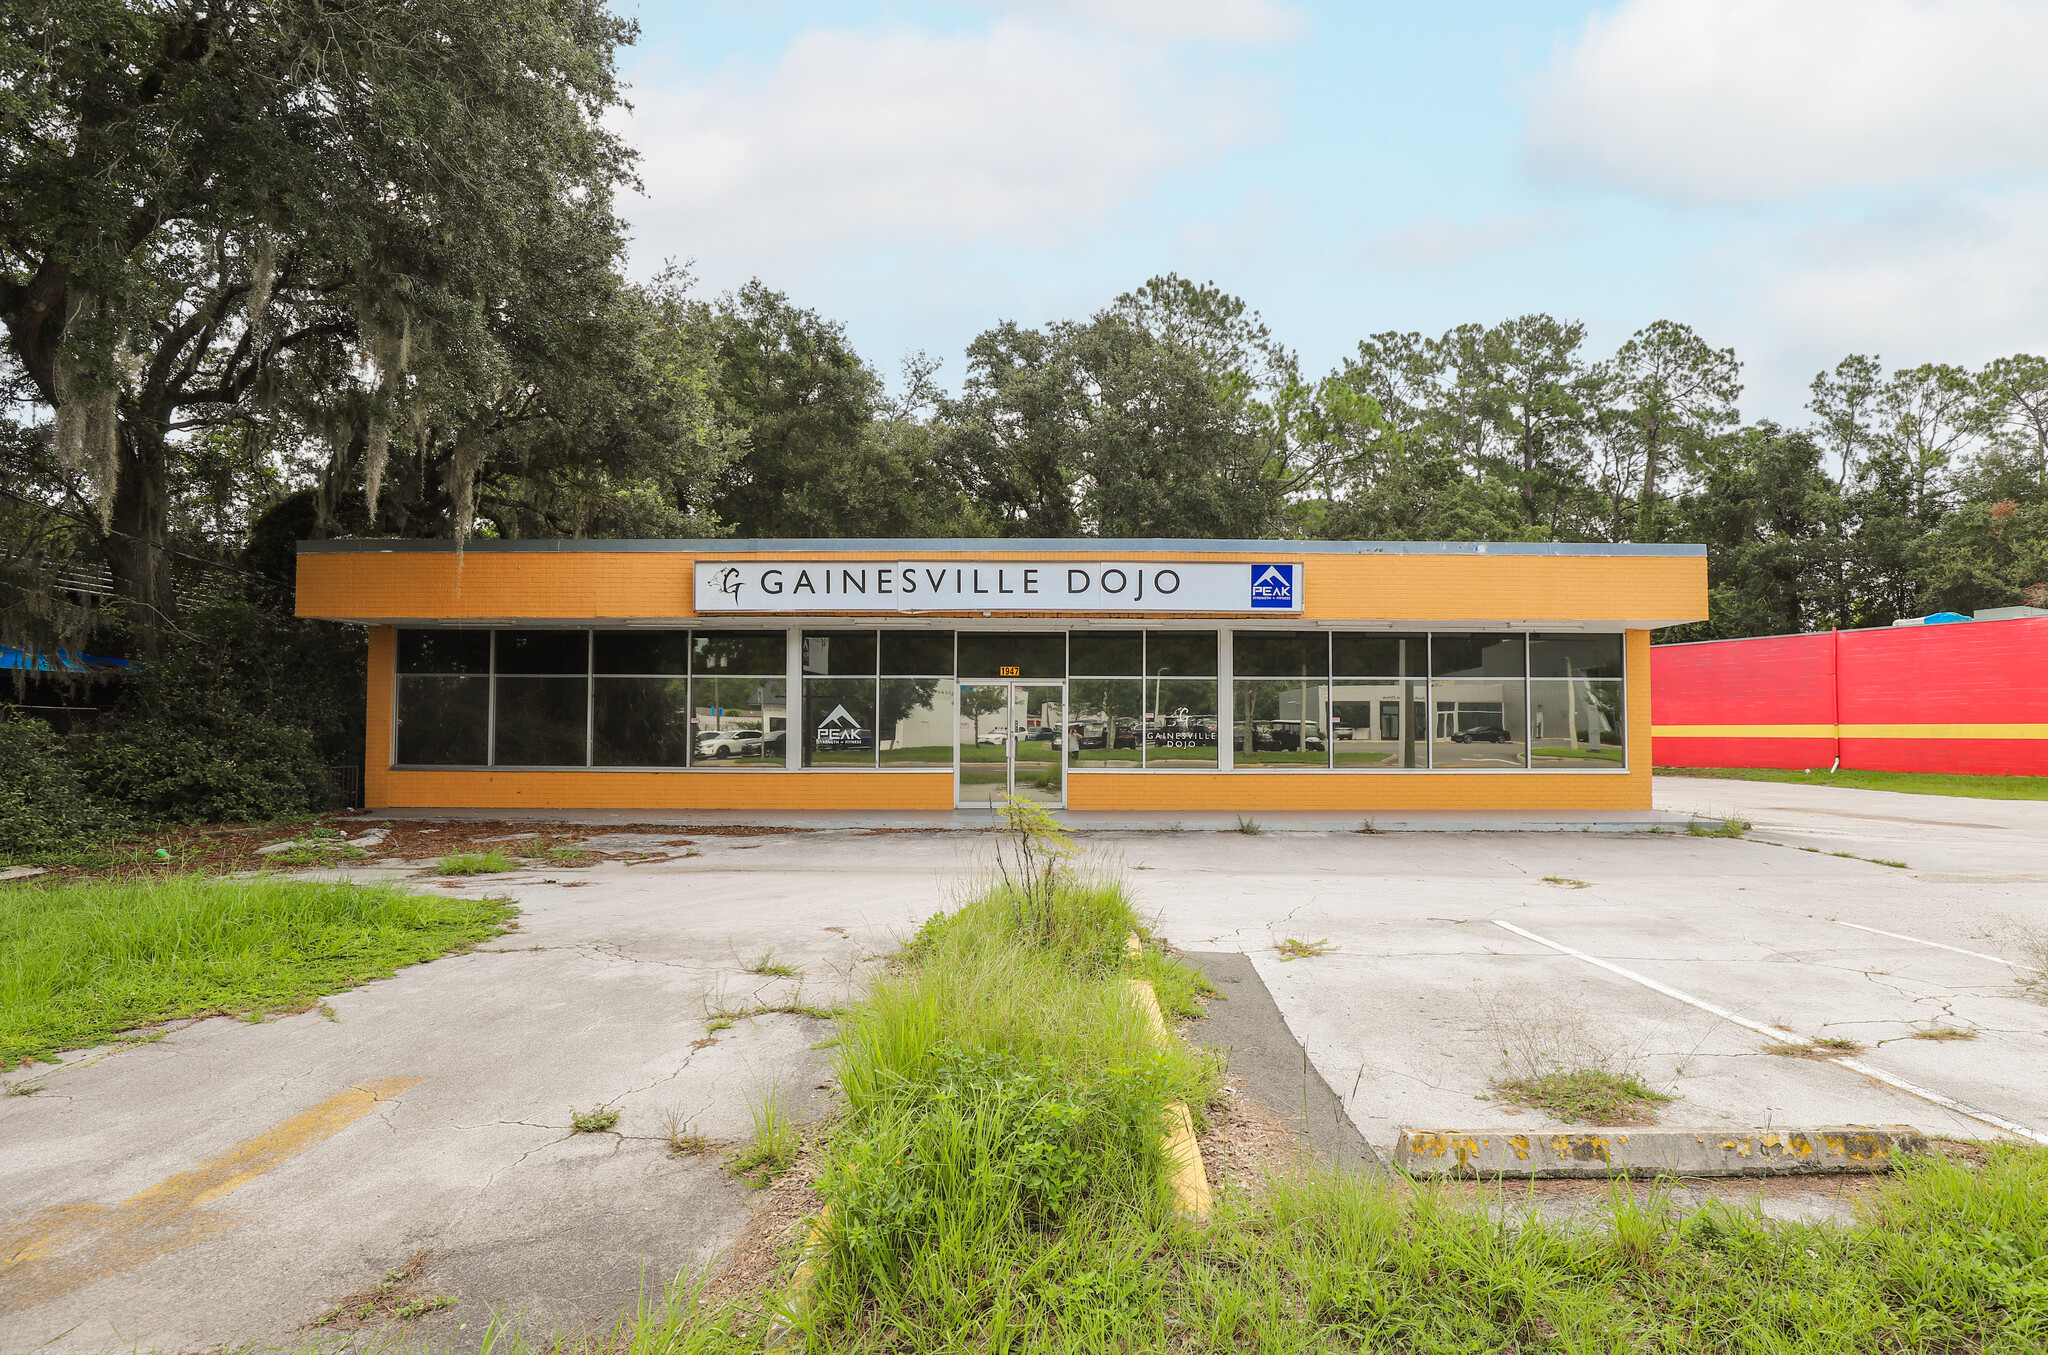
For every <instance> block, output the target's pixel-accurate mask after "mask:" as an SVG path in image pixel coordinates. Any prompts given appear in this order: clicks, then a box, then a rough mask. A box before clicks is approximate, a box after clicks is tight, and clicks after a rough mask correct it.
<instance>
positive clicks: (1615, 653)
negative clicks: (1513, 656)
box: [1529, 635, 1622, 678]
mask: <svg viewBox="0 0 2048 1355" xmlns="http://www.w3.org/2000/svg"><path fill="white" fill-rule="evenodd" d="M1621 664H1622V658H1621V637H1620V636H1619V635H1532V636H1530V637H1529V676H1530V677H1532V678H1619V677H1621V676H1622V667H1621Z"/></svg>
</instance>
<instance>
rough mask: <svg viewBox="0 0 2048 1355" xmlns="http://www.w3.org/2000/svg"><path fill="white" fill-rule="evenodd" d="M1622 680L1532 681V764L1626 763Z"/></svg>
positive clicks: (1610, 765)
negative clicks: (1620, 681)
mask: <svg viewBox="0 0 2048 1355" xmlns="http://www.w3.org/2000/svg"><path fill="white" fill-rule="evenodd" d="M1626 712H1627V701H1626V699H1625V695H1624V691H1623V684H1622V683H1619V682H1614V681H1611V680H1605V679H1602V680H1598V681H1578V682H1575V681H1570V680H1558V679H1541V678H1539V679H1537V680H1536V681H1533V682H1531V683H1530V684H1529V740H1530V763H1531V765H1532V766H1537V767H1625V766H1627V765H1628V740H1627V737H1626V735H1627V733H1628V731H1627V728H1626V725H1625V721H1626V719H1627V713H1626Z"/></svg>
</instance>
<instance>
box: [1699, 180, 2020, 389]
mask: <svg viewBox="0 0 2048 1355" xmlns="http://www.w3.org/2000/svg"><path fill="white" fill-rule="evenodd" d="M2043 239H2048V188H2034V189H2027V190H2023V191H2018V192H2011V193H2005V194H1990V193H1983V192H1975V191H1963V192H1951V193H1942V194H1928V195H1924V196H1921V197H1918V198H1916V199H1915V200H1913V201H1912V202H1911V203H1909V204H1905V205H1900V206H1896V207H1892V208H1888V209H1885V210H1883V211H1880V212H1878V213H1874V214H1872V215H1870V216H1866V217H1862V218H1858V219H1854V220H1832V221H1827V222H1823V223H1818V224H1809V225H1805V226H1800V227H1796V228H1789V229H1781V230H1775V231H1769V232H1765V233H1761V234H1757V235H1753V236H1750V237H1749V238H1745V239H1740V240H1737V241H1733V242H1731V243H1730V244H1728V245H1726V246H1724V247H1723V248H1722V249H1721V250H1720V251H1719V252H1718V253H1717V254H1716V255H1715V256H1713V257H1712V258H1711V259H1709V260H1708V261H1707V262H1706V263H1705V264H1704V265H1703V266H1702V268H1701V271H1700V279H1699V280H1700V282H1701V284H1702V286H1703V288H1704V289H1705V290H1706V291H1708V292H1709V293H1713V294H1719V295H1720V296H1721V297H1722V301H1721V302H1720V308H1721V310H1722V312H1723V315H1722V319H1721V320H1720V321H1718V322H1717V323H1720V324H1725V325H1726V326H1727V327H1728V328H1729V329H1730V330H1731V331H1732V332H1733V334H1734V336H1735V337H1736V339H1737V346H1738V348H1740V349H1741V351H1742V352H1743V354H1744V356H1745V357H1746V358H1749V359H1751V361H1750V363H1749V371H1750V373H1751V374H1752V375H1753V376H1755V377H1756V378H1757V386H1758V389H1757V390H1756V391H1755V392H1754V395H1755V397H1756V403H1757V405H1758V409H1757V412H1759V413H1768V414H1770V415H1771V416H1773V417H1777V418H1780V419H1786V418H1794V419H1796V418H1797V417H1798V413H1797V411H1798V409H1799V407H1800V405H1802V404H1803V403H1804V400H1805V384H1806V382H1807V381H1808V380H1810V379H1811V378H1812V375H1813V373H1815V372H1817V371H1819V370H1821V369H1822V368H1823V367H1832V366H1833V365H1834V364H1835V363H1836V362H1837V361H1839V360H1840V359H1841V358H1842V357H1843V356H1844V355H1846V354H1848V353H1852V352H1854V353H1877V354H1882V355H1883V357H1884V358H1885V361H1886V363H1887V365H1890V366H1917V365H1918V364H1920V363H1922V362H1956V363H1963V364H1967V365H1973V366H1974V365H1976V364H1979V363H1982V362H1986V361H1988V360H1990V359H1991V358H1994V357H2000V356H2003V355H2005V354H2008V353H2016V352H2034V353H2043V352H2048V253H2044V252H2043V251H2042V249H2041V247H2040V242H2041V241H2042V240H2043Z"/></svg>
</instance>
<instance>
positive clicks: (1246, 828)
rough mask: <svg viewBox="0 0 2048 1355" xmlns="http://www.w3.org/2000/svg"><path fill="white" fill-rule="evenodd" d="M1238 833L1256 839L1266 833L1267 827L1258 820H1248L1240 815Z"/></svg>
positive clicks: (1238, 817)
mask: <svg viewBox="0 0 2048 1355" xmlns="http://www.w3.org/2000/svg"><path fill="white" fill-rule="evenodd" d="M1237 831H1238V832H1240V833H1245V834H1248V835H1250V836H1252V837H1256V836H1258V835H1259V834H1260V833H1263V832H1265V831H1266V826H1265V825H1264V824H1262V823H1260V822H1259V821H1258V820H1257V819H1251V818H1246V817H1245V816H1244V815H1242V814H1240V815H1238V816H1237Z"/></svg>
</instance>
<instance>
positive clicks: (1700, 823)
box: [1685, 819, 1752, 837]
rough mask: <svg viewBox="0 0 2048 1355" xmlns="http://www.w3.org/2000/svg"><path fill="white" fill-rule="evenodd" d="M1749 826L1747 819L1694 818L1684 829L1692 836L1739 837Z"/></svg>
mask: <svg viewBox="0 0 2048 1355" xmlns="http://www.w3.org/2000/svg"><path fill="white" fill-rule="evenodd" d="M1751 826H1752V825H1751V824H1750V822H1749V820H1748V819H1694V820H1693V821H1692V822H1691V823H1688V824H1687V825H1686V826H1685V831H1686V832H1688V833H1690V834H1692V835H1693V836H1694V837H1741V836H1742V835H1743V834H1744V833H1746V832H1748V831H1749V830H1750V828H1751Z"/></svg>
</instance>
